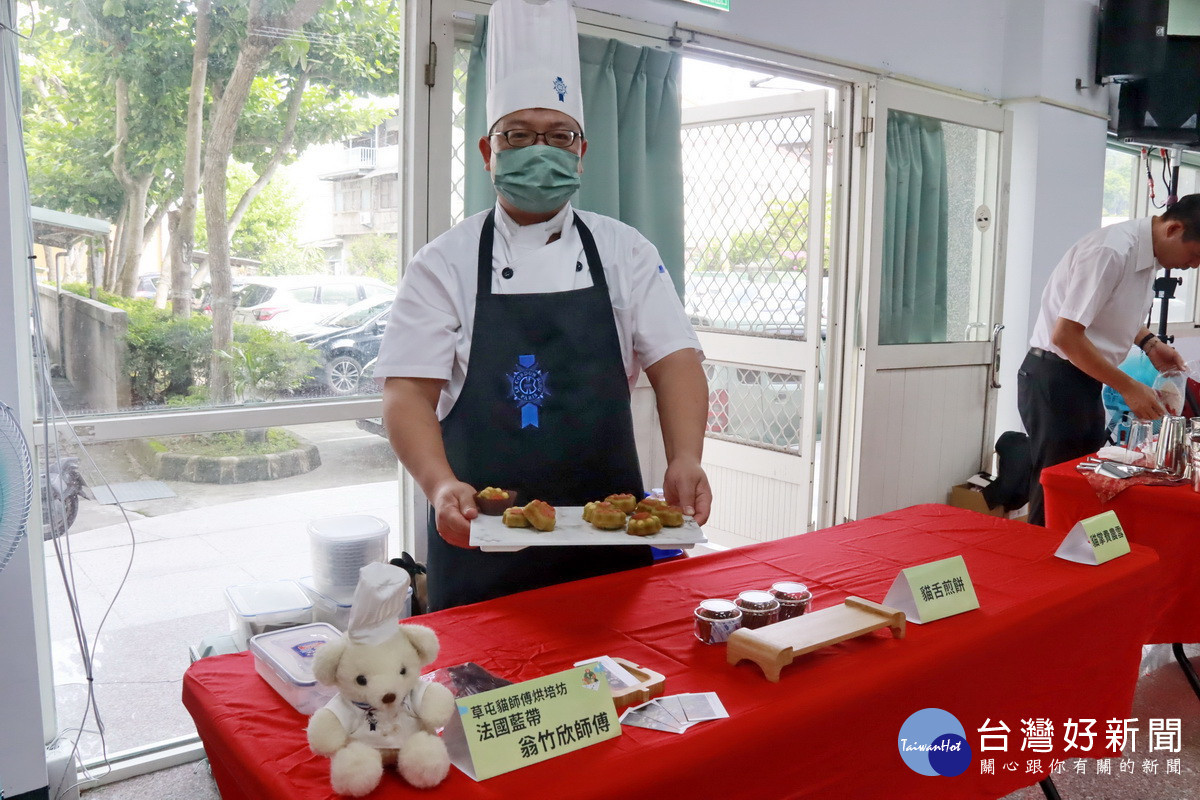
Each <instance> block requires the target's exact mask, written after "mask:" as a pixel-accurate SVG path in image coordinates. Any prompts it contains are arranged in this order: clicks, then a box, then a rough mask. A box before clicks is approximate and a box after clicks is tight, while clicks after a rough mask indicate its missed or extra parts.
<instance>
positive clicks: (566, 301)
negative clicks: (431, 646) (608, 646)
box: [426, 212, 651, 610]
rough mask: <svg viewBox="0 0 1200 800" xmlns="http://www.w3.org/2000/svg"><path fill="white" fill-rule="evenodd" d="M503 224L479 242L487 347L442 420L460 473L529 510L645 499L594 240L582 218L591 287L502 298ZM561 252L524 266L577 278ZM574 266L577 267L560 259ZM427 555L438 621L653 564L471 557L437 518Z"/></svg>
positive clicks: (592, 551) (630, 558) (541, 554)
mask: <svg viewBox="0 0 1200 800" xmlns="http://www.w3.org/2000/svg"><path fill="white" fill-rule="evenodd" d="M493 215H494V212H493ZM493 215H489V217H488V219H486V220H485V221H484V224H483V230H482V232H481V235H480V240H479V253H478V259H477V272H478V275H477V278H478V280H477V286H476V295H475V320H474V329H475V331H476V333H477V335H476V336H475V337H474V338H473V340H472V343H471V355H470V359H469V361H468V368H467V375H466V380H465V382H464V384H463V387H462V390H461V392H460V394H459V396H458V398H457V400H456V402H455V404H454V407H453V408H452V409H451V410H450V413H449V414H448V415H447V416H446V417H445V419H443V420H442V440H443V442H444V443H445V447H446V456H447V458H448V459H449V462H450V467H451V468H452V469H453V470H454V474H455V475H457V476H458V478H459V480H462V481H464V482H466V483H469V484H471V485H472V486H475V487H478V488H482V487H484V486H499V487H502V488H505V489H510V490H516V492H517V493H518V498H519V499H520V502H527V501H529V500H532V499H535V498H536V499H540V500H544V501H546V502H548V503H550V504H551V505H554V506H566V505H583V504H584V503H586V502H588V501H590V500H597V499H601V498H603V497H605V496H606V495H609V494H612V493H614V492H629V493H632V494H634V496H636V497H641V496H642V481H641V470H640V469H639V466H638V458H637V450H636V448H635V446H634V440H633V418H632V415H631V413H630V408H629V384H628V382H627V381H626V375H625V368H624V365H623V362H622V359H621V348H620V344H619V342H618V339H617V329H616V324H615V322H614V321H613V310H612V303H611V301H610V299H609V293H608V284H607V281H606V278H605V274H604V269H603V267H602V266H601V263H600V255H599V253H598V251H597V249H596V245H595V242H594V240H593V238H592V235H591V233H590V231H589V230H588V228H587V226H586V225H584V223H583V222H582V220H580V218H579V217H578V216H575V218H574V225H575V230H576V231H577V233H578V236H579V239H580V241H581V242H582V243H583V248H584V253H585V254H586V260H587V269H588V270H589V272H590V274H591V279H592V285H591V286H589V287H587V288H583V289H573V290H570V291H565V292H550V293H543V294H496V293H494V292H492V247H493V238H494V232H495V223H494V216H493ZM564 238H565V237H564ZM562 241H563V240H562V239H561V238H560V239H559V240H558V242H555V243H552V244H550V245H547V246H546V247H543V248H541V249H539V250H537V251H534V253H533V254H531V255H530V256H527V257H526V258H527V259H528V258H543V259H544V258H555V257H559V258H560V261H561V263H560V264H558V265H556V266H557V267H558V268H559V269H563V270H572V271H574V270H575V268H576V262H575V259H574V258H572V257H570V256H571V253H570V251H569V250H565V249H564V248H563V247H555V246H554V245H555V244H559V243H561V242H562ZM564 255H566V256H568V257H567V258H566V259H561V256H564ZM580 266H581V267H582V265H580ZM516 268H520V266H519V265H518V266H517V267H516ZM428 548H429V549H428V563H427V565H426V566H427V569H428V589H429V605H430V607H431V608H432V609H434V610H438V609H442V608H449V607H451V606H457V605H465V604H467V603H474V602H478V601H480V600H488V599H491V598H493V597H499V596H501V595H506V594H512V593H514V592H519V591H524V590H526V589H533V588H537V587H539V586H547V585H549V584H552V583H561V582H565V581H571V580H576V579H579V578H585V577H590V576H592V575H601V574H604V573H608V572H616V571H618V570H622V569H630V568H632V567H637V566H644V565H647V564H649V563H650V562H651V556H650V549H649V548H648V547H646V546H645V545H626V546H608V547H599V546H586V547H529V548H526V549H524V550H520V551H517V552H515V553H484V552H482V551H480V550H468V549H464V548H459V547H455V546H453V545H451V544H449V543H447V542H446V541H445V540H444V539H442V537H441V536H440V535H439V534H438V532H437V527H436V520H434V519H433V514H430V519H429V524H428Z"/></svg>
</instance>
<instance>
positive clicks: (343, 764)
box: [308, 623, 454, 797]
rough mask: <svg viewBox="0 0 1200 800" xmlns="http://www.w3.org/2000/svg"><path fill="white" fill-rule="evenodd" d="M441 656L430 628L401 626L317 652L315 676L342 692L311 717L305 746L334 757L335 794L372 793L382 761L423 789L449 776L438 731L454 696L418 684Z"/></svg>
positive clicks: (347, 639)
mask: <svg viewBox="0 0 1200 800" xmlns="http://www.w3.org/2000/svg"><path fill="white" fill-rule="evenodd" d="M437 653H438V640H437V635H436V634H435V633H434V632H433V631H432V630H430V629H429V628H426V627H424V626H422V625H400V624H398V623H397V624H395V631H394V633H391V634H390V635H388V636H387V637H386V638H385V639H383V640H382V641H377V640H371V641H363V640H356V638H355V637H354V636H353V635H346V636H343V637H342V638H341V639H335V640H333V641H331V642H328V643H326V644H325V645H323V646H322V647H321V648H320V649H319V650H318V651H317V654H316V656H315V657H314V660H313V675H314V676H315V677H316V679H317V680H318V681H319V682H320V683H322V684H325V685H328V686H335V687H337V689H338V694H336V695H334V697H333V699H332V700H330V701H329V703H328V704H327V705H326V706H325V707H324V708H321V709H318V710H317V712H316V713H315V714H313V716H312V719H311V720H309V723H308V744H309V747H311V748H312V751H313V752H314V753H316V754H318V755H322V756H327V757H329V758H330V759H331V762H330V768H329V773H330V783H331V784H332V785H333V790H334V791H335V792H337V793H339V794H345V795H351V796H353V797H361V796H363V795H365V794H369V793H370V792H371V791H372V790H374V789H375V787H376V786H378V785H379V782H380V780H381V779H382V778H383V767H384V764H394V765H395V767H396V770H397V771H398V772H399V773H400V775H401V776H402V777H403V778H404V779H405V780H406V781H408V782H409V783H410V784H412V785H413V786H415V787H417V788H421V789H427V788H430V787H433V786H437V785H438V784H439V783H441V782H442V780H443V779H444V778H445V777H446V773H447V772H449V770H450V756H449V754H448V753H447V751H446V745H445V744H444V743H443V742H442V739H441V737H439V736H438V735H437V733H436V731H437V729H438V728H439V727H441V726H443V725H445V723H446V722H447V721H448V720H449V719H450V716H451V714H452V713H453V712H454V695H453V694H451V692H450V690H449V689H447V688H446V687H445V686H442V685H441V684H439V683H433V682H429V681H422V680H421V679H420V674H421V668H422V667H424V666H426V665H427V664H430V663H432V662H433V660H434V659H435V658H436V657H437Z"/></svg>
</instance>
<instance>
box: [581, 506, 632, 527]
mask: <svg viewBox="0 0 1200 800" xmlns="http://www.w3.org/2000/svg"><path fill="white" fill-rule="evenodd" d="M589 521H590V522H591V523H592V524H593V525H595V526H596V527H597V528H599V529H600V530H602V531H615V530H620V529H621V528H623V527H625V512H624V511H622V510H621V509H619V508H617V507H616V506H614V505H613V504H612V503H609V502H608V501H605V502H603V503H596V504H595V508H593V509H592V518H591V520H589Z"/></svg>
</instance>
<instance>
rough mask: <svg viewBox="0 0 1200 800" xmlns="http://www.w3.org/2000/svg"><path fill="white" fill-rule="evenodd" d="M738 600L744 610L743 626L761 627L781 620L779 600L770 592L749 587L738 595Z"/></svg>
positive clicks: (739, 605) (738, 604) (739, 606)
mask: <svg viewBox="0 0 1200 800" xmlns="http://www.w3.org/2000/svg"><path fill="white" fill-rule="evenodd" d="M736 602H737V607H738V608H740V609H741V610H742V627H743V628H761V627H762V626H764V625H770V624H772V623H774V622H779V601H778V600H776V599H775V598H774V597H773V596H772V595H771V593H770V592H763V591H760V590H758V589H748V590H746V591H744V592H742V593H741V594H739V595H738V599H737V601H736Z"/></svg>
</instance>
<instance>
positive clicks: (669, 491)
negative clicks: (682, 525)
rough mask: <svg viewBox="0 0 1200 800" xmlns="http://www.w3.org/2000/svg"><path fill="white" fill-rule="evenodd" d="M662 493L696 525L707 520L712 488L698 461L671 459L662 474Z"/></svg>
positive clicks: (710, 506) (710, 505)
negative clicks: (663, 474) (691, 518)
mask: <svg viewBox="0 0 1200 800" xmlns="http://www.w3.org/2000/svg"><path fill="white" fill-rule="evenodd" d="M663 494H664V495H665V496H666V498H667V502H668V503H670V504H671V505H673V506H679V507H680V508H682V509H683V513H684V514H685V515H687V516H689V517H693V518H694V519H695V520H696V524H697V525H703V524H704V523H705V522H707V521H708V512H709V511H710V510H711V508H712V489H710V488H709V486H708V476H707V475H705V474H704V470H703V469H702V468H701V467H700V463H699V462H698V461H679V460H675V461H672V462H671V463H669V464H668V465H667V474H666V475H665V476H663Z"/></svg>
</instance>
